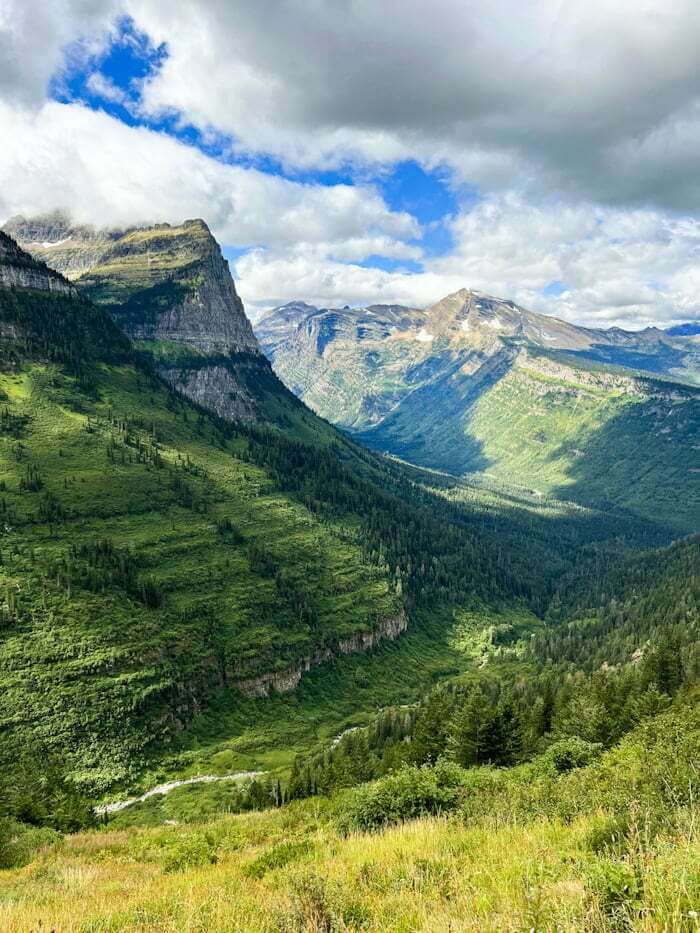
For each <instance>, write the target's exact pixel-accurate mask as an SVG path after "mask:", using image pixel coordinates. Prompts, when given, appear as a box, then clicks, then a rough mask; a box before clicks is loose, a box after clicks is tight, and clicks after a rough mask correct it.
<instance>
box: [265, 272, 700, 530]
mask: <svg viewBox="0 0 700 933" xmlns="http://www.w3.org/2000/svg"><path fill="white" fill-rule="evenodd" d="M255 330H256V333H257V336H258V339H259V341H260V343H261V346H262V348H263V350H264V351H265V352H266V353H267V355H268V357H269V358H270V360H271V362H272V364H273V367H274V368H275V370H276V372H277V373H278V374H279V375H280V377H281V378H282V380H283V381H284V382H286V383H287V385H289V387H290V388H291V389H292V391H294V392H295V394H297V395H298V396H299V397H300V398H301V399H303V400H304V401H305V402H306V403H307V404H308V405H309V406H310V407H311V408H312V409H314V410H315V411H317V412H318V413H319V414H321V415H322V416H324V417H325V418H327V419H328V420H330V421H332V422H333V423H335V424H336V425H338V426H339V427H341V428H343V429H344V430H346V431H347V432H348V433H349V434H350V435H351V436H353V437H356V438H357V439H358V440H360V441H361V442H362V443H364V444H366V445H367V446H369V447H371V448H373V449H375V450H378V451H380V452H383V453H388V454H392V455H395V456H397V457H399V458H400V459H402V460H408V461H409V462H412V463H415V464H416V465H418V466H422V467H428V468H435V469H438V470H446V471H447V472H450V473H453V474H457V475H461V474H482V475H484V476H487V477H491V478H492V479H493V480H496V481H501V480H505V481H507V482H511V483H515V484H518V483H526V484H527V485H531V486H534V487H535V488H538V489H539V491H540V492H541V493H542V494H544V493H552V494H554V495H556V496H558V497H561V498H574V499H576V500H577V501H580V502H582V503H584V504H589V505H596V506H604V507H609V506H610V505H611V504H615V503H617V505H619V506H621V507H624V508H627V507H629V506H633V505H635V499H637V498H641V500H642V503H641V508H642V511H643V513H644V514H645V515H646V516H647V517H652V515H653V514H654V506H653V499H654V485H655V482H656V481H658V488H659V490H664V489H665V490H666V491H665V492H664V493H663V498H664V500H665V501H666V502H667V504H668V506H669V508H670V509H671V511H672V512H673V513H674V514H675V515H676V518H677V520H678V522H679V527H681V528H683V530H685V531H694V530H696V529H697V525H698V523H699V522H700V493H698V490H697V485H698V484H697V482H695V481H694V474H693V473H692V468H693V467H692V450H693V447H692V444H693V438H694V437H696V436H697V433H698V430H699V425H698V415H697V397H698V391H699V390H698V387H697V385H696V383H697V381H698V380H700V365H699V364H698V360H700V353H699V350H700V348H698V344H697V339H696V338H694V337H693V336H683V335H681V336H674V335H668V334H666V333H665V332H663V331H660V330H658V329H655V328H650V329H647V330H645V331H642V332H638V333H635V332H629V331H623V330H621V329H620V328H610V329H608V330H605V331H603V330H594V329H591V328H582V327H579V326H578V325H573V324H570V323H568V322H565V321H559V320H558V319H556V318H552V317H548V316H546V315H541V314H537V313H535V312H529V311H527V310H525V309H522V308H520V307H519V306H517V305H516V304H515V303H514V302H512V301H503V300H501V299H496V298H492V297H489V296H485V295H482V294H481V293H478V292H475V291H473V290H469V289H462V290H460V291H458V292H455V293H453V294H452V295H448V296H446V297H445V298H444V299H442V300H441V301H439V302H436V303H435V304H434V305H432V306H430V307H429V308H427V309H411V308H405V307H401V306H398V307H397V306H377V305H374V306H370V307H367V308H354V309H353V308H342V309H321V308H314V307H311V308H310V307H309V306H307V305H303V304H300V303H298V302H292V303H290V304H288V305H286V306H283V307H282V309H281V310H279V311H274V310H273V311H271V312H268V314H266V315H264V316H263V317H262V318H261V319H260V320H259V321H258V322H257V324H256V325H255ZM622 450H625V451H626V457H625V458H624V459H623V460H621V459H620V451H622ZM623 467H624V472H623ZM611 469H612V473H613V474H615V473H616V472H617V474H618V475H617V479H616V480H615V481H614V482H612V481H611V489H613V491H614V492H613V495H612V498H611V497H609V496H608V495H607V494H606V492H605V488H606V479H610V475H611ZM687 480H690V486H689V490H690V502H689V509H688V510H687V515H686V516H685V517H684V515H683V514H682V513H683V507H682V506H681V505H680V504H675V505H674V504H673V496H674V492H673V485H674V483H675V484H676V485H677V484H680V483H684V482H686V481H687ZM638 493H639V494H638ZM636 504H637V505H639V504H640V503H636Z"/></svg>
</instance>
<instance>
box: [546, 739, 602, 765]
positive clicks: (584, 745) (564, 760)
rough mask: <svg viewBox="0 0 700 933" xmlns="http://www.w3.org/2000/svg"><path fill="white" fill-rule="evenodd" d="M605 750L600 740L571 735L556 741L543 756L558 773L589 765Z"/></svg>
mask: <svg viewBox="0 0 700 933" xmlns="http://www.w3.org/2000/svg"><path fill="white" fill-rule="evenodd" d="M602 751H603V746H602V745H601V744H600V742H587V741H586V740H585V739H581V738H579V736H577V735H569V736H567V737H566V738H564V739H559V741H557V742H554V743H553V744H552V745H550V746H549V748H548V749H547V751H546V752H545V753H544V755H543V756H542V758H543V761H544V762H545V763H546V764H549V765H550V766H551V767H552V768H553V769H554V771H556V773H557V774H564V773H565V772H567V771H573V770H574V768H583V767H585V766H586V765H589V764H590V763H591V762H592V761H593V760H594V759H595V758H597V757H598V756H599V755H600V754H601V752H602Z"/></svg>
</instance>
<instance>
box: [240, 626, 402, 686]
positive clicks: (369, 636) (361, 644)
mask: <svg viewBox="0 0 700 933" xmlns="http://www.w3.org/2000/svg"><path fill="white" fill-rule="evenodd" d="M407 628H408V619H407V618H406V615H405V614H404V613H403V612H401V613H399V614H398V615H395V616H390V617H389V618H387V619H382V620H381V621H380V622H379V623H378V624H377V625H376V627H375V628H373V629H372V630H371V631H367V632H359V633H358V634H357V635H352V636H350V638H345V639H343V640H341V641H340V642H338V644H337V645H336V646H334V647H330V648H326V649H324V650H323V651H317V652H316V653H315V654H313V655H311V656H309V657H307V658H304V660H303V661H301V662H300V663H299V664H298V665H296V666H294V667H290V668H287V669H286V670H283V671H272V672H271V673H268V674H262V675H261V676H260V677H253V678H250V679H249V680H239V681H238V682H237V683H236V686H237V688H238V689H239V690H240V691H241V693H244V694H245V695H246V696H250V697H268V696H270V695H271V694H273V693H290V692H291V691H292V690H295V689H296V688H297V687H298V686H299V682H300V680H301V678H302V676H303V675H304V674H305V673H306V672H307V671H310V670H311V668H313V667H318V665H319V664H323V663H324V661H330V660H332V659H333V658H335V657H338V656H339V655H344V654H356V653H358V652H363V651H370V650H371V649H372V648H374V646H375V645H377V644H379V642H380V641H385V640H387V639H388V640H390V641H393V640H394V639H396V638H398V637H399V635H401V634H402V633H403V632H405V631H406V629H407Z"/></svg>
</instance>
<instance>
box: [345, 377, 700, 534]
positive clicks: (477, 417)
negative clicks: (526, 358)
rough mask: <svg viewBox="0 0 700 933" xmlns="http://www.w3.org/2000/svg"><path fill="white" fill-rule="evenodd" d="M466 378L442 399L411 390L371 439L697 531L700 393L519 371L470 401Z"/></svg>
mask: <svg viewBox="0 0 700 933" xmlns="http://www.w3.org/2000/svg"><path fill="white" fill-rule="evenodd" d="M460 379H461V377H460V376H456V377H455V379H454V380H453V384H452V385H451V386H446V387H442V389H441V392H440V396H439V398H437V397H436V398H435V399H434V400H433V403H432V404H431V403H430V400H429V399H422V398H419V397H416V398H415V399H414V400H411V398H410V397H409V400H408V401H407V402H406V403H405V404H404V406H403V408H399V409H398V410H397V412H396V413H395V414H393V415H391V416H390V418H389V419H388V420H387V422H386V424H383V425H381V426H380V427H379V428H378V429H375V430H374V431H372V432H367V433H365V434H363V435H362V438H363V439H364V440H365V441H366V442H368V443H370V444H371V445H372V446H375V447H378V448H380V449H384V448H386V449H388V450H390V451H392V452H394V453H396V454H398V455H399V456H401V457H404V458H405V459H407V460H409V461H411V462H415V463H418V464H420V465H422V466H431V467H438V468H440V469H444V470H448V471H450V472H454V473H465V472H466V473H473V472H481V473H483V474H485V475H486V476H487V477H491V478H493V479H496V480H502V481H506V482H509V483H518V484H521V485H522V484H527V485H528V486H529V487H530V488H532V489H536V490H538V491H539V492H540V493H552V494H554V495H557V496H560V497H562V498H567V499H574V500H577V501H580V502H584V503H587V504H592V505H603V506H605V505H613V506H614V507H617V508H623V509H627V510H629V511H630V512H632V513H633V514H637V515H639V516H640V517H643V518H647V519H655V520H658V519H659V517H663V519H664V521H666V522H668V523H669V524H670V525H673V526H674V527H675V528H677V530H678V531H679V532H680V533H683V534H686V533H689V532H692V531H695V530H697V528H698V525H699V523H700V488H698V487H699V486H700V484H699V483H698V482H697V480H694V479H693V474H692V473H691V470H692V467H693V463H694V459H693V456H694V450H693V445H694V443H697V438H698V436H699V434H700V413H699V406H698V401H697V397H695V396H692V395H690V394H689V395H688V396H687V397H684V398H683V399H682V400H680V401H666V400H659V399H644V398H641V397H639V396H631V395H626V394H623V393H622V392H620V391H617V390H611V389H603V388H596V387H592V386H582V385H581V384H577V383H575V382H572V383H571V384H570V385H568V384H567V383H565V382H562V381H560V380H556V381H555V380H553V379H550V378H547V377H545V376H542V375H541V374H539V373H536V372H534V371H523V370H521V369H513V370H510V371H509V372H508V374H507V375H506V376H505V377H504V378H502V379H500V380H498V381H495V382H494V383H493V384H492V385H491V386H490V387H489V388H488V389H487V390H486V391H485V392H483V393H482V394H481V395H480V396H479V397H478V398H476V399H475V400H472V401H473V404H468V405H465V404H463V403H462V401H461V397H462V395H463V390H462V388H459V387H458V386H457V385H456V382H460ZM455 380H456V382H455ZM441 411H443V412H444V411H447V415H446V416H445V417H441V416H439V415H440V412H441ZM681 488H683V489H685V490H686V494H685V495H684V496H682V497H681V496H679V495H678V490H679V489H681Z"/></svg>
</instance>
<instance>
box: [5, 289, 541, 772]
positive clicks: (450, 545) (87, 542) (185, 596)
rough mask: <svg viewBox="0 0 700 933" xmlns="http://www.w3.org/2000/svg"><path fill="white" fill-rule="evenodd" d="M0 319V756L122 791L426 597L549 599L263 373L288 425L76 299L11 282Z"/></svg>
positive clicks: (496, 548) (529, 575)
mask: <svg viewBox="0 0 700 933" xmlns="http://www.w3.org/2000/svg"><path fill="white" fill-rule="evenodd" d="M0 324H1V325H2V329H1V330H0V334H1V335H2V346H1V348H0V349H1V351H2V368H1V369H0V392H1V393H2V395H1V396H0V399H1V404H2V418H1V421H0V427H1V435H0V483H1V484H2V486H1V487H0V488H1V494H0V511H1V514H2V518H3V523H2V529H3V533H2V543H1V545H0V552H1V555H2V564H1V565H0V567H1V573H2V589H1V592H2V594H3V604H2V642H1V647H0V676H1V677H2V686H3V692H2V707H1V714H0V715H1V717H2V723H3V734H4V740H3V743H2V749H1V752H2V755H3V757H4V758H5V760H7V759H8V758H11V757H12V756H13V755H14V754H15V750H16V748H17V747H18V745H20V746H22V747H27V748H29V747H32V748H35V749H36V750H37V754H40V753H41V752H40V751H38V750H42V749H53V750H60V751H61V753H62V754H63V755H65V756H66V757H67V758H68V764H69V767H70V769H71V771H72V772H73V773H74V774H76V775H78V776H79V777H80V779H81V780H82V781H83V782H84V783H85V784H86V786H89V787H91V788H104V787H107V786H109V785H110V784H112V783H114V782H115V781H121V782H122V783H129V782H130V781H131V780H132V779H133V778H134V776H135V775H136V774H138V772H139V769H141V768H142V767H143V765H144V760H145V759H144V755H145V754H146V751H147V750H149V749H153V748H154V747H162V746H163V745H164V744H167V743H168V742H171V741H172V739H173V737H174V736H175V735H177V734H178V733H180V732H181V731H182V729H183V728H184V727H185V726H186V725H187V724H188V723H189V722H190V721H191V720H192V719H193V717H195V716H196V714H197V713H198V712H199V711H200V710H201V709H202V708H203V707H204V706H206V705H207V704H208V703H210V702H212V701H213V699H214V698H215V697H216V696H218V695H225V696H228V697H233V698H234V700H233V702H234V705H235V698H236V697H241V703H242V702H243V699H242V696H241V692H243V693H246V692H248V693H249V692H269V691H270V690H274V689H276V688H277V687H279V688H280V689H287V688H288V687H290V686H294V684H295V683H296V682H297V681H298V678H299V675H300V673H301V672H302V671H303V669H304V668H305V667H307V666H309V665H313V664H316V663H319V662H321V661H323V660H324V659H326V658H327V657H330V656H332V655H333V654H336V653H338V652H341V653H342V652H345V651H353V650H357V649H362V648H367V647H369V646H370V645H371V644H372V640H373V639H374V638H377V637H383V636H391V637H393V636H396V635H397V634H398V633H399V632H400V631H401V630H402V629H403V628H404V627H405V625H406V621H407V619H406V614H407V610H408V611H409V612H413V611H414V608H415V607H417V606H420V605H428V604H430V605H431V607H432V608H433V610H434V611H435V610H437V608H438V607H439V606H440V605H446V606H458V605H460V604H469V603H474V602H475V601H479V600H491V601H495V602H507V601H509V600H514V599H518V598H520V599H522V598H526V599H535V600H537V599H539V598H541V595H542V592H543V587H544V590H546V587H547V585H548V584H547V581H546V580H544V581H543V582H540V580H539V579H538V576H539V574H538V573H537V572H536V571H535V568H534V566H532V565H531V564H528V558H527V556H526V555H525V554H524V553H522V554H518V553H513V554H512V555H504V554H502V553H501V546H500V543H499V541H498V536H497V535H496V534H491V535H489V534H486V533H484V532H483V530H481V529H479V528H478V527H472V526H470V525H469V523H468V522H467V521H466V520H463V519H462V518H461V517H460V514H459V513H458V512H455V510H454V509H453V508H452V507H451V506H450V505H449V504H448V503H447V502H445V501H444V500H442V499H433V498H430V497H428V496H426V494H425V493H423V492H421V491H420V489H418V488H417V487H414V484H413V483H412V482H410V481H409V480H408V479H407V478H406V477H405V476H403V475H402V474H401V472H400V471H398V470H397V469H395V468H393V467H391V466H390V465H388V464H382V463H381V462H380V461H378V460H376V458H374V457H372V456H371V455H369V454H367V453H365V452H363V451H361V450H360V449H358V448H356V447H355V446H354V445H352V444H349V443H348V442H347V441H346V440H344V439H343V438H342V437H341V436H340V435H337V434H336V433H335V432H334V431H333V430H332V429H331V428H329V427H328V426H327V425H325V424H324V423H323V422H320V421H319V420H318V419H316V418H315V417H314V416H312V415H311V414H310V413H308V412H306V411H305V410H304V409H303V407H302V406H301V405H300V404H299V403H298V402H297V401H296V400H293V399H291V400H288V398H287V396H286V395H284V394H283V392H284V390H280V389H278V388H277V387H278V385H279V383H277V380H276V379H274V377H272V376H271V375H270V383H269V385H266V384H265V383H263V384H262V385H260V384H259V382H256V383H254V388H255V389H256V391H258V392H259V398H266V394H265V393H267V398H268V399H270V400H271V403H274V402H275V399H276V398H278V397H282V400H283V402H284V404H285V405H287V406H288V408H287V411H288V412H289V411H291V412H293V413H294V414H295V418H296V421H294V422H292V421H290V420H289V418H288V416H287V415H285V418H286V421H285V424H286V430H287V432H288V434H289V435H292V437H290V436H287V435H285V434H284V433H282V432H281V431H280V429H279V428H278V427H275V426H274V420H273V419H272V418H271V419H270V420H271V422H272V423H271V424H269V425H268V426H265V427H263V426H259V425H244V424H239V425H238V426H234V425H232V424H230V423H225V422H222V421H219V420H217V419H216V418H213V417H212V416H209V415H208V414H207V413H206V412H204V411H202V410H201V409H198V408H196V407H194V406H193V405H192V404H191V403H190V402H188V401H186V400H184V399H183V398H181V397H180V396H178V395H177V394H176V393H174V392H173V390H172V389H171V388H169V387H168V386H167V385H166V384H165V383H164V382H162V381H161V380H160V379H159V378H158V377H157V376H156V375H155V374H154V373H153V371H152V370H151V369H150V368H149V365H147V364H146V363H145V362H144V361H143V360H142V359H141V358H140V357H139V356H138V354H134V353H133V351H132V350H131V348H130V346H129V344H128V342H127V341H126V340H125V339H124V337H122V335H121V334H120V333H119V331H118V330H117V329H116V327H114V325H113V324H112V323H111V322H110V320H109V319H108V318H107V317H106V316H105V315H104V313H103V312H101V311H100V310H99V309H97V308H96V307H95V306H93V305H91V304H90V303H89V302H87V301H85V300H84V299H82V298H80V297H77V296H75V295H73V294H70V295H68V294H66V295H53V294H49V293H47V292H45V291H41V290H23V289H12V290H7V289H5V290H1V291H0ZM268 371H269V370H268ZM290 398H291V397H290ZM426 554H429V555H430V560H429V561H428V560H425V555H426ZM261 676H262V677H264V678H265V677H266V678H267V679H263V680H262V681H256V678H260V677H261ZM270 676H273V677H274V676H278V677H279V679H278V680H276V681H271V680H270Z"/></svg>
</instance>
